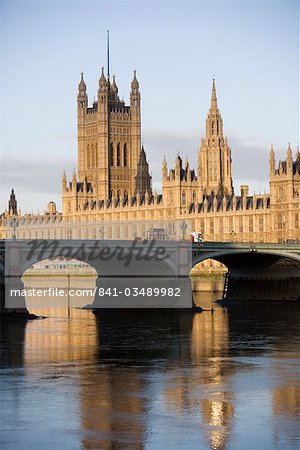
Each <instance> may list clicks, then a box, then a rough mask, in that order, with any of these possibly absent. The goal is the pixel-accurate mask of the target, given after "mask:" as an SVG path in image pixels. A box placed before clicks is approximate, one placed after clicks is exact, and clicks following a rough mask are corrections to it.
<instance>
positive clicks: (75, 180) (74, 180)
mask: <svg viewBox="0 0 300 450" xmlns="http://www.w3.org/2000/svg"><path fill="white" fill-rule="evenodd" d="M76 183H77V179H76V172H75V169H73V175H72V190H73V191H74V190H75V191H76Z"/></svg>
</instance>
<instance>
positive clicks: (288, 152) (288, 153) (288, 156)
mask: <svg viewBox="0 0 300 450" xmlns="http://www.w3.org/2000/svg"><path fill="white" fill-rule="evenodd" d="M287 159H291V160H292V159H293V152H292V149H291V144H290V142H289V146H288V149H287Z"/></svg>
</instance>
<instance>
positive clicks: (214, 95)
mask: <svg viewBox="0 0 300 450" xmlns="http://www.w3.org/2000/svg"><path fill="white" fill-rule="evenodd" d="M210 108H211V109H218V102H217V93H216V85H215V79H214V78H213V83H212V90H211V101H210Z"/></svg>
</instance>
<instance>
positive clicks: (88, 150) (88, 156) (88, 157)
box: [86, 144, 91, 168]
mask: <svg viewBox="0 0 300 450" xmlns="http://www.w3.org/2000/svg"><path fill="white" fill-rule="evenodd" d="M90 157H91V155H90V146H89V144H88V145H87V147H86V159H87V168H89V167H90Z"/></svg>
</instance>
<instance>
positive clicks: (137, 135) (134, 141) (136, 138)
mask: <svg viewBox="0 0 300 450" xmlns="http://www.w3.org/2000/svg"><path fill="white" fill-rule="evenodd" d="M139 88H140V85H139V82H138V80H137V77H136V71H135V70H134V73H133V79H132V82H131V91H130V113H131V151H132V166H133V168H135V167H137V164H138V161H139V156H140V155H139V154H140V149H141V94H140V89H139Z"/></svg>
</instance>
